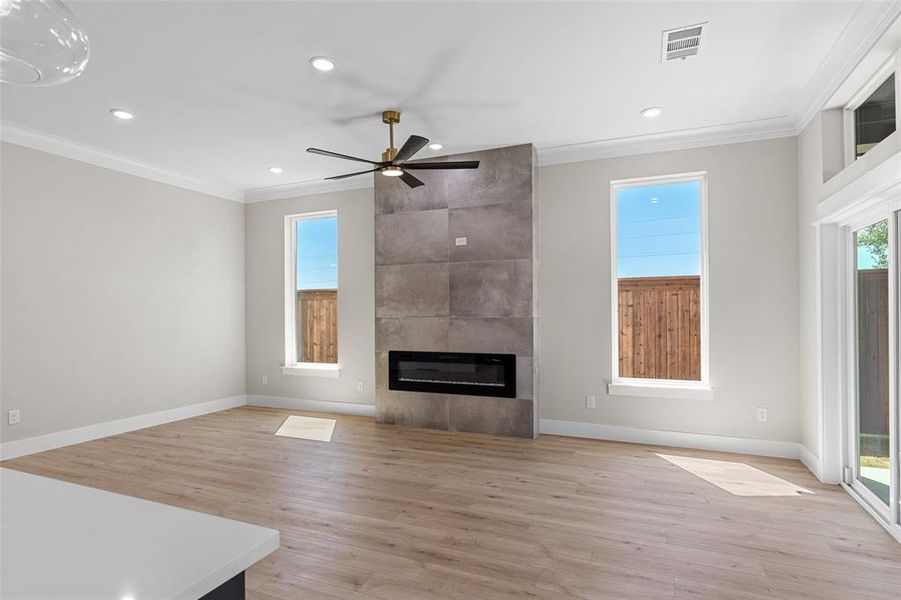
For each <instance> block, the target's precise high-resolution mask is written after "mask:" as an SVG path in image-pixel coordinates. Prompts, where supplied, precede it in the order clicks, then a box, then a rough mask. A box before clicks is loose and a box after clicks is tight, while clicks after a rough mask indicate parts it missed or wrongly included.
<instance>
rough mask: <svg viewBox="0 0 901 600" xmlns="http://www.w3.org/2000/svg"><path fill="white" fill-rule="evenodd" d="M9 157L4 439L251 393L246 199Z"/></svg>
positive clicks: (25, 154)
mask: <svg viewBox="0 0 901 600" xmlns="http://www.w3.org/2000/svg"><path fill="white" fill-rule="evenodd" d="M0 162H2V177H0V180H2V183H0V196H2V201H3V218H2V261H3V262H2V352H0V356H2V372H3V379H2V391H0V395H2V405H3V411H4V412H3V419H2V425H0V427H2V429H0V432H2V438H3V441H4V442H7V441H15V440H19V439H23V438H28V437H32V436H36V435H42V434H47V433H52V432H57V431H62V430H66V429H72V428H75V427H81V426H85V425H90V424H95V423H102V422H106V421H111V420H115V419H119V418H125V417H130V416H136V415H141V414H146V413H151V412H156V411H160V410H165V409H171V408H177V407H182V406H187V405H190V404H195V403H199V402H205V401H210V400H218V399H222V398H227V397H232V396H240V395H241V394H243V393H244V348H245V344H244V268H243V264H244V207H243V206H242V205H241V204H239V203H236V202H231V201H228V200H223V199H220V198H214V197H212V196H207V195H204V194H201V193H198V192H193V191H188V190H185V189H182V188H178V187H174V186H170V185H166V184H162V183H157V182H154V181H150V180H147V179H142V178H140V177H135V176H132V175H126V174H123V173H119V172H116V171H111V170H107V169H103V168H100V167H96V166H92V165H88V164H85V163H82V162H77V161H74V160H70V159H66V158H62V157H59V156H54V155H50V154H45V153H42V152H38V151H36V150H32V149H28V148H23V147H20V146H15V145H11V144H7V143H3V144H2V150H0ZM12 408H19V409H20V410H21V414H22V422H21V424H19V425H13V426H9V425H7V420H6V414H5V411H6V410H8V409H12Z"/></svg>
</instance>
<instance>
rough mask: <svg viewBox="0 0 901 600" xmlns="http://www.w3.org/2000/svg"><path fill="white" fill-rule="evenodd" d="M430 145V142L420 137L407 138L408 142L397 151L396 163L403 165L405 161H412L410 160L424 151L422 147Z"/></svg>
mask: <svg viewBox="0 0 901 600" xmlns="http://www.w3.org/2000/svg"><path fill="white" fill-rule="evenodd" d="M428 143H429V140H427V139H426V138H424V137H422V136H419V135H411V136H410V137H408V138H407V141H406V142H404V145H403V146H401V147H400V150H398V151H397V156H395V157H394V162H395V163H402V162H404V161H405V160H410V158H411V157H412V156H413V155H414V154H416V153H417V152H419V151H420V150H422V147H423V146H425V145H426V144H428Z"/></svg>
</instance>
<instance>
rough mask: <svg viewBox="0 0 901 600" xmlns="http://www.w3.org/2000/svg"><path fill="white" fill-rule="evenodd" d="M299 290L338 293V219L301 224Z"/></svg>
mask: <svg viewBox="0 0 901 600" xmlns="http://www.w3.org/2000/svg"><path fill="white" fill-rule="evenodd" d="M297 289H299V290H322V289H338V217H324V218H322V219H301V220H299V221H297Z"/></svg>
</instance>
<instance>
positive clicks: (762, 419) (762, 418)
mask: <svg viewBox="0 0 901 600" xmlns="http://www.w3.org/2000/svg"><path fill="white" fill-rule="evenodd" d="M766 417H767V413H766V409H765V408H758V409H757V422H758V423H766Z"/></svg>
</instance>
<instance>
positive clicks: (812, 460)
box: [798, 444, 828, 483]
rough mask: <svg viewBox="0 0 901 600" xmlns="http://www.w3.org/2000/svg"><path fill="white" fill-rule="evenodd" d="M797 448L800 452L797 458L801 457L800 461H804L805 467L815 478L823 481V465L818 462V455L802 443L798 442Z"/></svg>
mask: <svg viewBox="0 0 901 600" xmlns="http://www.w3.org/2000/svg"><path fill="white" fill-rule="evenodd" d="M798 449H799V451H800V454H801V455H800V457H799V458H800V459H801V462H802V463H804V466H805V467H807V468H808V469H809V470H810V472H811V473H813V474H814V475H815V476H816V478H817V479H819V480H820V481H823V472H822V471H823V465H822V463H821V462H820V457H819V456H817V455H816V454H814V453H813V452H811V451H810V450H808V449H807V446H805V445H803V444H798ZM826 483H828V482H826Z"/></svg>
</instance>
